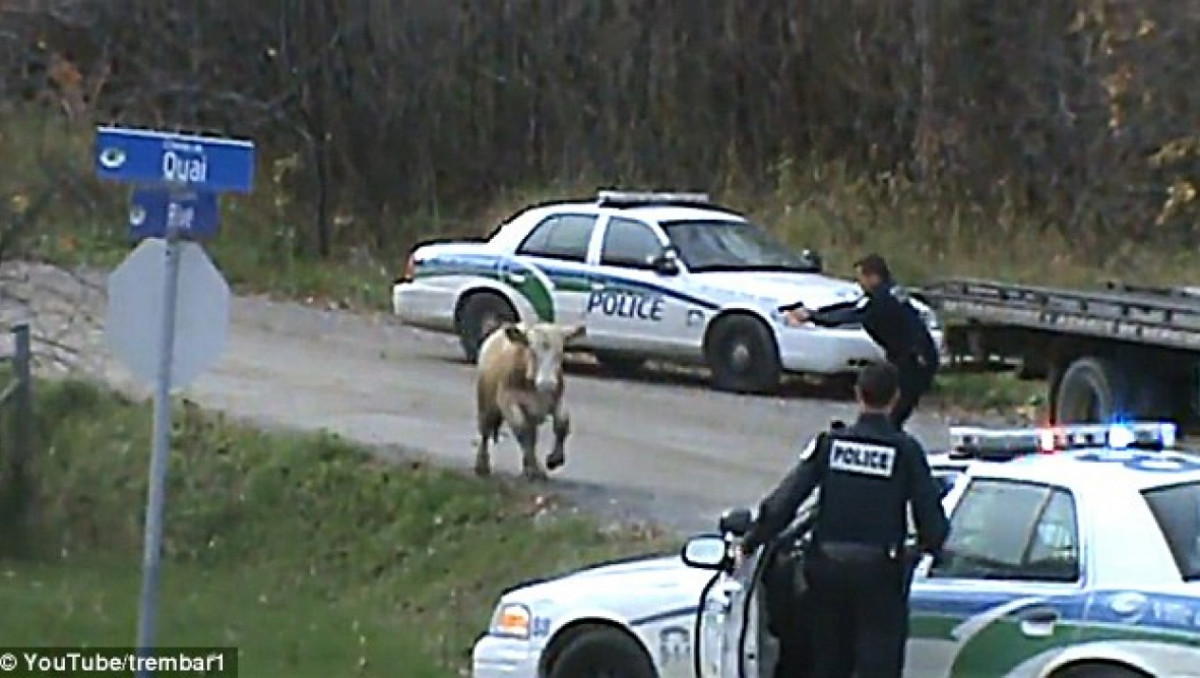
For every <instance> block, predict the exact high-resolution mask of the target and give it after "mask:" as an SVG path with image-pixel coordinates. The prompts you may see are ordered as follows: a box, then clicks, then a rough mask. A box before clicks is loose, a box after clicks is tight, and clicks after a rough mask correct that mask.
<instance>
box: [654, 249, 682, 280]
mask: <svg viewBox="0 0 1200 678" xmlns="http://www.w3.org/2000/svg"><path fill="white" fill-rule="evenodd" d="M651 265H652V266H653V267H654V272H655V273H657V274H659V275H679V255H678V254H677V253H676V252H675V248H674V247H666V248H664V249H663V251H662V252H661V253H659V255H658V256H657V257H654V261H653V262H651Z"/></svg>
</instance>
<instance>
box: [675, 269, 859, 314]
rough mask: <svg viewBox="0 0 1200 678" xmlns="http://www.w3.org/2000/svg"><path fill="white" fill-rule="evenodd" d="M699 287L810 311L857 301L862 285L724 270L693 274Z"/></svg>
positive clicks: (799, 275) (809, 276) (814, 277)
mask: <svg viewBox="0 0 1200 678" xmlns="http://www.w3.org/2000/svg"><path fill="white" fill-rule="evenodd" d="M691 278H692V280H693V281H694V282H695V283H696V284H697V285H699V286H702V287H708V288H711V289H714V290H720V291H722V292H727V293H728V292H733V293H738V294H745V295H749V296H752V297H755V298H756V299H760V300H763V301H765V302H767V303H770V304H774V305H783V304H792V303H795V302H797V301H800V302H803V303H804V305H805V306H807V307H808V308H820V307H823V306H829V305H830V304H837V303H841V302H845V301H853V300H854V299H857V298H858V297H859V296H860V295H861V294H862V290H861V288H860V287H859V286H858V284H856V283H854V282H851V281H849V280H843V279H841V278H834V277H832V276H828V275H824V274H821V273H756V272H752V271H747V272H738V271H720V272H712V273H693V274H692V276H691Z"/></svg>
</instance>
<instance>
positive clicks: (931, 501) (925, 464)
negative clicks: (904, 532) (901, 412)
mask: <svg viewBox="0 0 1200 678" xmlns="http://www.w3.org/2000/svg"><path fill="white" fill-rule="evenodd" d="M908 451H909V454H908V455H906V456H908V458H909V460H910V461H909V463H910V466H909V473H908V483H909V487H908V497H909V500H910V501H911V502H912V509H913V522H915V523H916V527H917V543H918V544H919V545H920V547H921V550H922V551H925V552H926V553H937V552H938V551H940V550H941V548H942V544H943V543H944V542H945V541H946V535H947V534H949V532H950V521H949V520H948V519H947V518H946V511H945V509H943V508H942V500H941V492H939V491H938V486H937V481H935V480H934V479H933V471H932V470H930V468H929V460H928V459H927V458H926V457H925V448H924V447H922V446H921V443H919V442H917V441H916V440H911V439H910V442H909V450H908Z"/></svg>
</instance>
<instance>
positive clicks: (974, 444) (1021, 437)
mask: <svg viewBox="0 0 1200 678" xmlns="http://www.w3.org/2000/svg"><path fill="white" fill-rule="evenodd" d="M1176 437H1177V427H1176V425H1175V424H1174V423H1172V422H1168V421H1162V422H1159V421H1141V422H1120V423H1114V424H1069V425H1064V426H1050V427H1039V428H1019V429H1018V428H1009V429H1005V428H984V427H975V426H952V427H950V443H951V455H953V456H957V457H975V458H981V459H1011V458H1013V457H1016V456H1021V455H1025V454H1037V453H1041V454H1051V453H1054V452H1061V451H1064V450H1072V449H1083V448H1105V449H1110V450H1124V449H1139V450H1163V449H1168V448H1172V447H1174V446H1175V441H1176Z"/></svg>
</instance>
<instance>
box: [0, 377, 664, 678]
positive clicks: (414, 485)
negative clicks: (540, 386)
mask: <svg viewBox="0 0 1200 678" xmlns="http://www.w3.org/2000/svg"><path fill="white" fill-rule="evenodd" d="M38 387H39V389H38V402H37V405H38V407H37V416H38V420H39V421H38V424H39V426H38V429H39V435H40V438H41V441H42V449H41V450H40V452H39V456H38V458H37V465H36V468H35V474H36V477H37V478H38V483H39V485H38V488H39V495H38V501H37V504H36V506H37V510H36V512H35V515H34V516H33V517H32V521H33V525H34V527H35V530H36V532H35V534H36V536H37V539H36V541H34V542H33V544H32V548H31V550H30V551H28V552H26V553H24V554H22V557H11V556H10V557H8V558H7V559H5V560H2V561H0V598H3V599H4V600H5V601H6V606H7V607H8V609H9V610H21V611H22V613H21V614H6V615H0V637H2V638H4V639H5V643H6V644H9V645H23V644H28V645H58V644H63V645H78V644H80V643H83V644H91V645H105V644H108V645H128V644H130V643H132V641H133V634H134V631H135V629H136V604H137V593H138V587H139V582H140V559H141V524H142V517H143V516H142V511H143V506H144V502H145V490H146V465H147V459H148V429H149V408H148V407H145V406H140V405H137V404H134V403H131V402H128V401H126V400H124V399H122V398H120V397H118V396H115V395H113V394H111V393H109V392H107V391H103V390H100V389H98V388H96V387H94V386H91V385H89V384H84V383H79V382H65V383H40V384H39V385H38ZM176 422H177V426H176V429H175V431H174V434H173V438H172V456H171V475H170V479H169V489H168V509H167V511H168V513H167V521H166V539H165V544H166V547H165V553H164V559H165V560H164V574H163V588H162V594H161V608H160V623H159V634H158V642H159V643H160V644H162V645H236V646H238V647H239V648H240V649H241V656H240V671H241V673H240V675H243V676H247V677H260V676H261V677H263V678H273V677H275V676H283V675H287V676H314V677H316V676H321V677H324V676H385V675H386V676H394V675H399V674H402V675H404V676H406V678H408V677H411V678H426V677H429V678H433V677H442V676H454V675H458V674H459V671H461V670H462V668H463V667H464V666H465V664H466V662H467V659H468V653H469V647H470V645H471V643H472V641H473V640H474V638H475V636H476V635H478V633H479V632H481V631H482V630H483V629H484V628H485V627H486V625H487V620H488V614H489V612H490V609H491V606H492V605H493V604H494V602H495V597H496V596H497V595H498V592H499V590H500V589H501V588H503V587H504V586H506V585H509V584H511V583H513V582H515V581H518V580H521V579H523V578H527V577H530V576H534V575H544V574H547V573H553V572H558V571H564V570H568V569H572V568H575V567H578V566H580V565H583V564H586V563H589V562H594V561H596V560H599V559H604V558H608V557H613V556H619V555H625V554H629V553H640V552H645V551H647V550H653V549H660V548H672V547H673V544H671V543H670V542H668V541H667V540H665V539H664V538H663V537H661V536H659V535H655V534H653V533H650V532H648V531H639V530H624V529H621V530H616V529H605V528H602V527H601V526H598V525H597V524H595V523H594V522H591V521H589V520H587V519H584V518H582V517H579V516H576V515H574V514H573V512H572V511H571V510H570V509H569V508H568V507H566V506H564V505H562V504H561V503H560V502H558V501H557V499H555V498H554V497H539V496H535V495H532V494H530V493H529V492H527V491H526V490H524V489H522V488H518V487H515V486H504V485H502V484H497V483H495V482H485V481H480V480H477V479H475V478H470V477H465V476H462V475H459V474H455V473H452V472H448V471H441V470H437V469H434V468H431V467H428V466H425V465H422V464H419V463H408V464H406V465H403V466H394V465H387V464H383V463H381V462H377V461H374V460H372V459H371V458H370V457H369V456H368V455H367V454H366V453H365V452H364V451H363V450H361V449H358V448H356V447H353V446H351V445H348V444H346V443H344V442H342V441H340V440H338V439H336V438H333V437H329V436H308V435H287V434H275V433H271V434H267V433H263V432H258V431H254V430H249V429H246V428H243V427H241V426H238V425H234V424H231V423H229V422H227V421H225V420H224V419H223V418H221V417H219V416H214V415H209V414H206V413H203V412H200V411H198V410H197V409H195V408H194V407H190V406H187V405H186V404H185V406H184V407H182V408H181V409H180V411H179V415H178V417H177V419H176Z"/></svg>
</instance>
